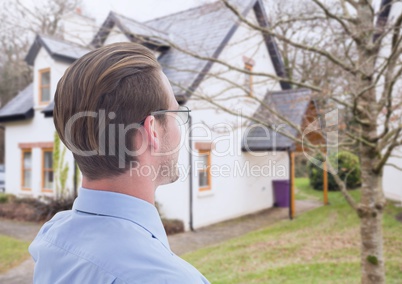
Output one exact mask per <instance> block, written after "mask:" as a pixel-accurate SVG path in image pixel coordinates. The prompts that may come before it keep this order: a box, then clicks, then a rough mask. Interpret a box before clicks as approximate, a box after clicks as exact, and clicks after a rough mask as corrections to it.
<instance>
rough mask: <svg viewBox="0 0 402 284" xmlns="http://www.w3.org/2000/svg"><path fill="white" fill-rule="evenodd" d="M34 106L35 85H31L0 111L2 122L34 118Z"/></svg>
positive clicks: (0, 120)
mask: <svg viewBox="0 0 402 284" xmlns="http://www.w3.org/2000/svg"><path fill="white" fill-rule="evenodd" d="M33 105H34V102H33V84H32V83H31V84H29V85H28V86H27V87H26V88H25V89H24V90H22V91H21V92H19V93H18V94H17V96H15V97H14V98H13V99H12V100H11V101H9V102H8V103H7V104H6V105H5V106H4V107H2V108H1V109H0V122H9V121H15V120H21V119H26V118H32V117H33V116H34V110H33Z"/></svg>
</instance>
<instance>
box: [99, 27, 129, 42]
mask: <svg viewBox="0 0 402 284" xmlns="http://www.w3.org/2000/svg"><path fill="white" fill-rule="evenodd" d="M128 41H129V40H128V38H127V37H126V36H125V34H124V33H123V32H122V31H121V30H120V29H118V28H117V27H116V26H114V27H113V29H112V30H111V31H110V33H109V35H108V37H107V38H106V40H105V43H104V45H108V44H112V43H116V42H128Z"/></svg>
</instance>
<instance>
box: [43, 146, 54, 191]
mask: <svg viewBox="0 0 402 284" xmlns="http://www.w3.org/2000/svg"><path fill="white" fill-rule="evenodd" d="M42 190H43V191H53V150H52V149H43V150H42Z"/></svg>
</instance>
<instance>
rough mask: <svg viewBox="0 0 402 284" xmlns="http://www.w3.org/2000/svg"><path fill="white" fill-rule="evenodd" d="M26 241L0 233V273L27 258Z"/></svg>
mask: <svg viewBox="0 0 402 284" xmlns="http://www.w3.org/2000/svg"><path fill="white" fill-rule="evenodd" d="M28 246H29V243H28V242H23V241H20V240H17V239H14V238H11V237H8V236H3V235H0V273H3V272H5V271H7V270H8V269H10V268H12V267H13V266H15V265H17V264H19V263H21V262H22V261H23V260H25V259H27V258H28V256H29V253H28Z"/></svg>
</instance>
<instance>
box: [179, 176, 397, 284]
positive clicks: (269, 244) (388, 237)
mask: <svg viewBox="0 0 402 284" xmlns="http://www.w3.org/2000/svg"><path fill="white" fill-rule="evenodd" d="M296 187H297V188H298V189H299V191H298V194H297V197H298V198H302V199H318V200H322V192H320V191H314V190H313V189H311V188H310V186H309V183H308V180H307V179H297V182H296ZM351 194H352V196H353V197H354V198H355V199H356V200H358V199H359V198H360V191H359V190H354V191H351ZM328 196H329V202H330V204H331V205H329V206H323V207H320V208H317V209H315V210H313V211H309V212H307V213H304V214H302V215H301V216H298V217H297V218H296V219H295V220H293V221H290V220H284V221H281V222H279V223H277V224H275V225H273V226H270V227H267V228H265V229H262V230H259V231H255V232H251V233H249V234H247V235H244V236H242V237H239V238H236V239H232V240H230V241H227V242H224V243H222V244H220V245H216V246H211V247H207V248H204V249H201V250H198V251H195V252H192V253H188V254H186V255H184V256H183V257H184V259H186V260H187V261H189V262H190V263H192V264H193V265H194V266H195V267H197V268H198V269H199V270H200V271H201V272H202V273H203V274H204V275H205V276H206V277H207V278H208V279H209V280H210V281H211V283H298V284H299V283H309V284H310V283H317V284H321V283H348V284H349V283H360V255H359V254H360V233H359V219H358V217H357V216H356V215H355V213H354V212H353V211H352V209H351V208H350V207H349V206H348V204H346V202H345V201H344V199H343V196H342V195H341V193H340V192H329V194H328ZM399 212H402V209H401V208H397V207H395V206H393V205H392V204H390V205H389V206H387V208H386V210H385V214H384V246H385V248H384V250H385V257H386V269H387V283H402V223H399V222H398V221H396V219H395V215H396V214H397V213H399Z"/></svg>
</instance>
